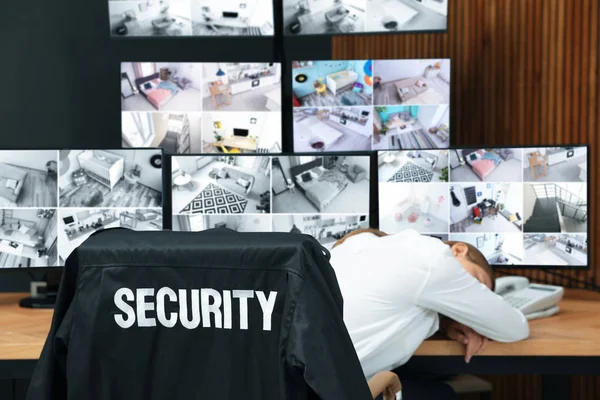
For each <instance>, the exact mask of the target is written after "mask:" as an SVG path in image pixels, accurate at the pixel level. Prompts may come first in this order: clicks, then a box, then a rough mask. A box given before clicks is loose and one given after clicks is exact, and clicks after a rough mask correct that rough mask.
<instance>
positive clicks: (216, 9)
mask: <svg viewBox="0 0 600 400" xmlns="http://www.w3.org/2000/svg"><path fill="white" fill-rule="evenodd" d="M108 13H109V20H110V34H111V36H113V37H180V36H273V34H274V29H273V26H274V24H273V1H272V0H241V1H240V0H143V1H140V0H133V1H130V0H109V1H108Z"/></svg>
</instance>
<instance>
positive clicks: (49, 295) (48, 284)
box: [19, 271, 62, 308]
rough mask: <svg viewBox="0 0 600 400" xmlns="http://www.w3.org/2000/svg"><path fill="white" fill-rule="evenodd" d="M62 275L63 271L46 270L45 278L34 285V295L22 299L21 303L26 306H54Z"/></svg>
mask: <svg viewBox="0 0 600 400" xmlns="http://www.w3.org/2000/svg"><path fill="white" fill-rule="evenodd" d="M61 276H62V271H52V272H46V273H45V274H44V279H43V280H41V281H39V282H36V283H38V284H39V285H32V289H34V290H32V293H31V294H32V295H31V296H30V297H26V298H24V299H21V301H19V305H20V306H21V307H24V308H54V306H55V305H56V296H57V294H58V286H59V284H60V278H61ZM32 283H33V282H32ZM36 286H37V287H36ZM33 292H36V293H33Z"/></svg>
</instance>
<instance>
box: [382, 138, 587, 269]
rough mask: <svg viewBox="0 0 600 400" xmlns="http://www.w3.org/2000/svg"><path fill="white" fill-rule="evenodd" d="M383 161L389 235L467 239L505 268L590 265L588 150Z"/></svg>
mask: <svg viewBox="0 0 600 400" xmlns="http://www.w3.org/2000/svg"><path fill="white" fill-rule="evenodd" d="M377 157H378V160H377V162H378V181H379V189H378V196H379V228H380V229H381V230H383V231H385V232H390V233H393V232H399V231H401V230H403V229H410V228H412V229H416V230H417V231H419V232H422V233H426V234H430V235H433V236H436V235H443V236H444V237H447V238H448V239H449V240H456V241H463V242H467V243H470V244H472V245H473V246H475V247H476V248H478V249H479V250H480V251H481V252H482V253H483V255H484V256H485V257H486V258H487V260H488V262H489V263H490V264H491V265H493V266H497V267H502V268H529V267H531V268H533V267H538V268H589V247H588V233H589V224H588V217H589V214H588V199H589V197H588V194H589V193H588V176H589V175H588V171H587V166H588V153H587V146H565V147H526V148H516V147H515V148H512V147H511V148H508V147H504V148H452V149H448V150H414V151H397V152H389V151H388V152H379V153H378V156H377Z"/></svg>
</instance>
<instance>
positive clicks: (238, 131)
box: [233, 128, 248, 137]
mask: <svg viewBox="0 0 600 400" xmlns="http://www.w3.org/2000/svg"><path fill="white" fill-rule="evenodd" d="M233 136H240V137H246V136H248V129H238V128H233Z"/></svg>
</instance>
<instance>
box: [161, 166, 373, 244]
mask: <svg viewBox="0 0 600 400" xmlns="http://www.w3.org/2000/svg"><path fill="white" fill-rule="evenodd" d="M171 163H172V188H171V190H172V203H173V211H172V212H173V230H176V231H188V232H196V231H202V230H206V229H212V228H228V229H233V230H235V231H237V232H293V233H304V234H308V235H311V236H313V237H315V238H316V239H317V240H319V242H321V243H322V244H323V245H324V246H326V247H327V246H329V247H330V246H332V245H333V243H335V241H336V240H338V239H340V238H341V237H343V236H344V235H346V234H347V233H349V232H351V231H353V230H355V229H359V228H367V227H369V180H370V176H369V157H368V156H326V157H313V156H281V157H262V156H241V155H220V156H212V155H203V156H192V155H189V156H185V155H182V156H176V157H173V158H172V161H171Z"/></svg>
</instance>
